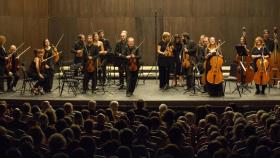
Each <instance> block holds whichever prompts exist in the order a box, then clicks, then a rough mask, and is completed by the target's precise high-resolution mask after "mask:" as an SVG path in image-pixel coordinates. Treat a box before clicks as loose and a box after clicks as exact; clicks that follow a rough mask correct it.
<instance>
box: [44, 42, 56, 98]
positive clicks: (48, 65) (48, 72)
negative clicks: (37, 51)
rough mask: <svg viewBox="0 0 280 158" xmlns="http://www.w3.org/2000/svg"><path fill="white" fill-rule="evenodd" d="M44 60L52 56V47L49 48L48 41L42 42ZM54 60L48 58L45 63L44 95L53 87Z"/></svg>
mask: <svg viewBox="0 0 280 158" xmlns="http://www.w3.org/2000/svg"><path fill="white" fill-rule="evenodd" d="M43 49H44V52H45V53H44V59H48V58H50V57H52V56H53V55H54V49H55V48H54V47H52V46H51V44H50V41H49V39H47V38H46V39H45V40H44V41H43ZM54 65H55V62H54V58H50V59H48V60H47V61H46V62H45V77H46V78H45V80H46V82H45V86H44V87H43V89H44V92H45V93H50V92H51V90H52V86H53V77H54Z"/></svg>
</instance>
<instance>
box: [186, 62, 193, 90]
mask: <svg viewBox="0 0 280 158" xmlns="http://www.w3.org/2000/svg"><path fill="white" fill-rule="evenodd" d="M184 72H185V76H186V85H187V87H188V88H191V87H193V86H194V76H193V65H190V67H188V68H187V69H185V70H184Z"/></svg>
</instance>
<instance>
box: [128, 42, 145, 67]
mask: <svg viewBox="0 0 280 158" xmlns="http://www.w3.org/2000/svg"><path fill="white" fill-rule="evenodd" d="M143 42H144V40H143V41H142V42H141V43H140V44H139V45H138V46H137V47H136V48H135V49H134V50H133V51H132V52H131V56H130V58H129V70H130V71H132V72H135V71H137V70H138V65H137V59H136V56H135V53H136V51H137V50H138V48H139V47H140V46H141V45H142V44H143Z"/></svg>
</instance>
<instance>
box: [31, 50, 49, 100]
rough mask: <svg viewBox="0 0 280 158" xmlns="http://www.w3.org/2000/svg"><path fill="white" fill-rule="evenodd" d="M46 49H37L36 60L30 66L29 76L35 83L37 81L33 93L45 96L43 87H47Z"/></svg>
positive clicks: (35, 51)
mask: <svg viewBox="0 0 280 158" xmlns="http://www.w3.org/2000/svg"><path fill="white" fill-rule="evenodd" d="M44 53H45V52H44V49H35V50H34V55H35V56H34V58H33V60H32V63H31V65H30V69H29V72H28V75H29V76H30V77H31V78H32V79H33V80H35V81H37V82H36V83H35V85H34V87H33V88H32V89H31V93H32V94H35V95H38V94H44V93H43V87H45V81H46V74H45V68H46V67H45V62H43V60H44Z"/></svg>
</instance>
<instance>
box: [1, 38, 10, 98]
mask: <svg viewBox="0 0 280 158" xmlns="http://www.w3.org/2000/svg"><path fill="white" fill-rule="evenodd" d="M5 43H6V37H5V36H2V35H0V94H2V93H4V75H5V71H6V61H7V60H8V59H9V57H8V56H7V52H6V50H5V47H4V45H5Z"/></svg>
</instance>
